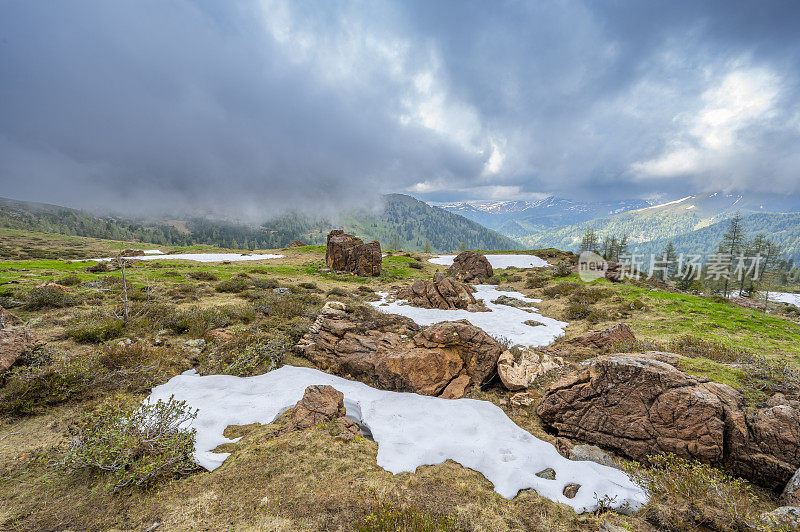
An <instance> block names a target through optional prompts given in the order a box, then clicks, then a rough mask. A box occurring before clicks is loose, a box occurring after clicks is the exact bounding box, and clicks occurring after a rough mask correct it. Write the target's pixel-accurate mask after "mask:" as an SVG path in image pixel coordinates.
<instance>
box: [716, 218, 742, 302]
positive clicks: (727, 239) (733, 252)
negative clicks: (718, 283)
mask: <svg viewBox="0 0 800 532" xmlns="http://www.w3.org/2000/svg"><path fill="white" fill-rule="evenodd" d="M743 231H744V229H743V227H742V215H741V214H739V213H738V212H737V213H736V214H734V215H733V218H731V221H730V222H728V230H727V231H725V234H724V235H722V242H720V244H719V252H720V253H723V254H725V255H728V256H729V257H730V260H731V264H730V265H729V267H728V276H727V277H726V278H725V283H724V286H723V288H722V292H723V295H724V296H725V297H728V282H729V280H730V279H729V278H730V273H731V269H732V268H733V263H734V257H736V256H737V255H739V254H740V253H741V252H742V244H743V240H744V234H743Z"/></svg>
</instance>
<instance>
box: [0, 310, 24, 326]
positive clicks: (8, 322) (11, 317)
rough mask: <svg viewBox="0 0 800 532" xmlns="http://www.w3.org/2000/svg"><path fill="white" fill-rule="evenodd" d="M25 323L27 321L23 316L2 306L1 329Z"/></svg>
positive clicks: (0, 314) (0, 312)
mask: <svg viewBox="0 0 800 532" xmlns="http://www.w3.org/2000/svg"><path fill="white" fill-rule="evenodd" d="M23 323H25V322H24V321H23V320H22V318H20V317H19V316H17V315H16V314H14V313H12V312H10V311H8V310H6V309H4V308H3V307H0V329H6V328H10V327H16V326H17V325H22V324H23Z"/></svg>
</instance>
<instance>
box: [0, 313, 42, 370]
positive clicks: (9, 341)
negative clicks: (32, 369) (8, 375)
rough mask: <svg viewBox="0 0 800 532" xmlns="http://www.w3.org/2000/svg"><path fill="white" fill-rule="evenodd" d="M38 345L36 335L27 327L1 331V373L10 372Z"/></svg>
mask: <svg viewBox="0 0 800 532" xmlns="http://www.w3.org/2000/svg"><path fill="white" fill-rule="evenodd" d="M9 314H10V313H9ZM37 345H39V344H38V342H37V340H36V333H34V332H33V331H32V330H30V329H28V328H27V327H11V328H8V327H6V328H3V329H0V373H5V372H6V371H8V368H10V367H11V366H12V365H13V364H14V362H16V361H17V359H18V358H19V357H20V355H22V354H23V353H27V352H28V351H30V350H32V349H34V348H35V347H36V346H37Z"/></svg>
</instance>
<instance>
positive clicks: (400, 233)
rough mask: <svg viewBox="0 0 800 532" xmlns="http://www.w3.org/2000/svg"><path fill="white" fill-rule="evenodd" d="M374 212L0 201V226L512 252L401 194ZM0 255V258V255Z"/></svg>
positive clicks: (148, 237)
mask: <svg viewBox="0 0 800 532" xmlns="http://www.w3.org/2000/svg"><path fill="white" fill-rule="evenodd" d="M383 200H384V209H383V211H381V212H379V213H371V212H351V213H347V214H345V215H343V216H342V217H341V219H340V220H339V221H338V222H330V221H327V220H315V219H312V218H309V217H308V216H305V215H300V214H287V215H283V216H280V217H277V218H274V219H271V220H269V221H266V222H264V223H263V224H261V225H260V226H257V225H250V224H243V223H236V222H230V221H225V220H214V219H207V218H191V219H187V220H179V221H176V220H170V221H146V220H133V219H129V218H125V217H121V216H100V215H96V214H93V213H89V212H86V211H82V210H78V209H71V208H68V207H61V206H58V205H49V204H44V203H33V202H25V201H17V200H11V199H6V198H0V227H10V228H15V229H25V230H30V231H41V232H48V233H60V234H68V235H76V236H86V237H95V238H109V239H114V240H132V241H140V242H148V243H153V244H158V245H162V246H185V245H194V244H209V245H216V246H221V247H227V248H236V249H272V248H281V247H285V246H287V245H288V244H289V243H290V242H292V241H293V240H301V241H303V242H306V243H308V244H323V243H324V242H325V237H326V235H327V233H328V232H329V231H330V230H331V229H336V228H339V229H345V230H346V231H348V232H352V233H354V234H356V235H357V236H359V237H361V238H362V239H364V240H367V241H369V240H378V241H379V242H381V245H382V246H383V247H384V248H387V247H389V246H390V245H391V244H399V247H400V249H403V250H407V251H422V250H423V249H424V248H425V246H426V244H427V245H429V246H430V248H431V250H432V251H434V252H449V251H456V250H458V249H459V248H460V247H461V246H462V245H464V246H466V247H467V248H470V249H498V250H504V249H517V248H518V247H519V244H518V243H517V242H516V241H514V240H512V239H510V238H508V237H506V236H503V235H501V234H499V233H497V232H495V231H492V230H490V229H487V228H486V227H483V226H481V225H480V224H478V223H476V222H474V221H471V220H469V219H467V218H465V217H463V216H459V215H456V214H453V213H450V212H448V211H446V210H444V209H440V208H437V207H432V206H430V205H427V204H426V203H424V202H421V201H419V200H416V199H414V198H412V197H410V196H405V195H402V194H389V195H386V196H384V197H383ZM0 258H2V257H0Z"/></svg>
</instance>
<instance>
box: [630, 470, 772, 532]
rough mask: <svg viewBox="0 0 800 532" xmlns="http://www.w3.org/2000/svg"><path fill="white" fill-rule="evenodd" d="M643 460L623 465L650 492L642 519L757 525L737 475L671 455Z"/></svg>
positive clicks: (670, 525)
mask: <svg viewBox="0 0 800 532" xmlns="http://www.w3.org/2000/svg"><path fill="white" fill-rule="evenodd" d="M649 461H650V464H649V465H650V467H645V468H641V467H635V466H634V465H629V466H628V467H627V468H626V469H627V472H628V474H630V475H631V477H632V478H633V479H634V480H635V481H636V482H637V483H639V484H640V485H641V486H642V487H643V488H644V489H645V490H647V491H648V492H649V493H650V496H651V497H650V501H649V502H648V505H647V506H648V509H649V511H648V512H647V516H648V520H649V521H651V522H653V524H655V525H656V526H658V527H659V528H663V529H667V530H686V529H687V528H689V529H691V528H696V529H704V530H707V529H712V530H721V531H734V530H752V529H757V528H758V527H757V525H758V518H759V515H760V509H759V503H758V499H757V498H756V496H755V495H754V494H753V492H752V491H751V489H750V487H749V486H748V484H747V483H746V482H745V481H744V480H743V479H739V478H737V479H734V478H732V477H730V476H728V475H727V474H725V473H724V472H722V471H720V470H718V469H715V468H713V467H711V466H709V465H706V464H702V463H700V462H695V461H692V460H686V459H683V458H678V457H676V456H674V455H656V456H651V457H650V458H649ZM687 525H688V526H687Z"/></svg>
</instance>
